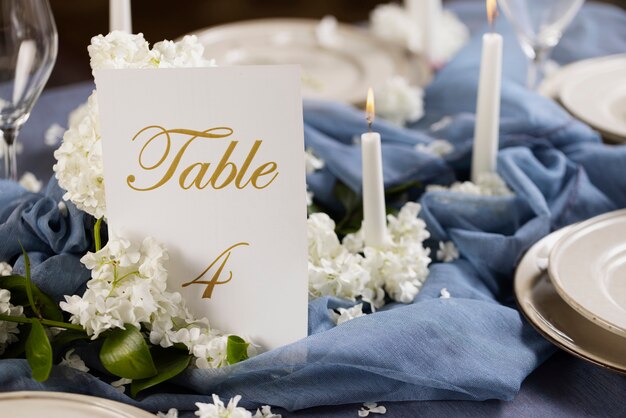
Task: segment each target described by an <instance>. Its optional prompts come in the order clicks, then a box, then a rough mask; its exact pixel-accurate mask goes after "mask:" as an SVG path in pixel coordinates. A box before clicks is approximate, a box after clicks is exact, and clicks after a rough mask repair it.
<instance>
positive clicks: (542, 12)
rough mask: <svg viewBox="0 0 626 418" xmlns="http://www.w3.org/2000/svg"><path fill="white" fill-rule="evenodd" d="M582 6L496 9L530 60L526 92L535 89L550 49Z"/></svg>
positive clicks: (506, 4) (543, 3) (527, 4)
mask: <svg viewBox="0 0 626 418" xmlns="http://www.w3.org/2000/svg"><path fill="white" fill-rule="evenodd" d="M583 3H584V0H500V6H501V7H502V10H503V11H504V14H505V15H506V16H507V18H508V19H509V21H510V22H511V24H512V25H513V27H514V28H515V31H516V32H517V37H518V39H519V42H520V44H521V46H522V50H523V51H524V53H525V54H526V56H527V57H528V58H529V60H530V64H529V67H528V87H529V88H531V89H533V90H535V89H536V88H537V86H538V84H539V81H541V79H542V77H543V71H544V68H543V67H544V64H545V62H546V60H547V58H548V56H549V55H550V52H551V51H552V48H554V47H555V46H556V44H558V43H559V41H560V40H561V36H562V35H563V31H564V30H565V28H566V27H567V26H568V25H569V24H570V23H571V21H572V19H574V17H575V16H576V13H578V11H579V10H580V8H581V6H582V5H583Z"/></svg>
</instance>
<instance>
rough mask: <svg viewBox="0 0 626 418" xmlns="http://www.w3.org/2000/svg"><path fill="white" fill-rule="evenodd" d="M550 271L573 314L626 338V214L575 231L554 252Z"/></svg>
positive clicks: (613, 214) (591, 222) (603, 217)
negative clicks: (576, 312) (573, 311)
mask: <svg viewBox="0 0 626 418" xmlns="http://www.w3.org/2000/svg"><path fill="white" fill-rule="evenodd" d="M548 271H549V274H550V279H551V280H552V283H553V284H554V287H555V288H556V290H557V291H558V293H559V295H560V296H561V297H562V298H563V299H564V300H565V301H566V302H567V303H568V304H569V305H570V306H571V307H572V308H574V309H576V310H577V311H578V312H579V313H580V314H581V315H583V316H584V317H586V318H587V319H589V320H591V321H593V322H595V323H596V324H598V325H600V326H601V327H604V328H605V329H607V330H609V331H611V332H613V333H615V334H618V335H620V336H622V337H626V210H618V211H614V212H610V213H607V214H604V215H600V216H596V217H594V218H591V219H589V220H587V221H585V222H581V223H580V224H579V225H578V226H576V227H574V228H573V229H572V230H571V231H569V232H568V233H567V234H566V235H565V236H563V238H561V240H559V242H557V243H556V245H555V246H554V248H553V249H552V252H551V253H550V258H549V265H548Z"/></svg>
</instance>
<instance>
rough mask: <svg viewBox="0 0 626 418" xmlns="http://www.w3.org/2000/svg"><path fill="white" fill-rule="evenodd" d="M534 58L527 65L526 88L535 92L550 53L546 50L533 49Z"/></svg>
mask: <svg viewBox="0 0 626 418" xmlns="http://www.w3.org/2000/svg"><path fill="white" fill-rule="evenodd" d="M533 50H534V52H535V56H534V57H533V59H532V60H531V61H530V63H529V64H528V88H529V89H531V90H537V88H538V87H539V83H540V82H541V80H542V79H543V72H544V65H545V63H546V59H547V58H548V55H549V53H550V50H549V49H548V48H541V47H538V48H533Z"/></svg>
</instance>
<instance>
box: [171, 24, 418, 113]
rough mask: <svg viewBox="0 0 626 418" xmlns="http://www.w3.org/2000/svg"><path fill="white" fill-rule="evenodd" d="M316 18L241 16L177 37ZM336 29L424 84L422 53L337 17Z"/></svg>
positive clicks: (361, 99)
mask: <svg viewBox="0 0 626 418" xmlns="http://www.w3.org/2000/svg"><path fill="white" fill-rule="evenodd" d="M320 21H321V19H312V18H305V17H267V18H258V19H245V20H238V21H235V22H228V23H223V24H219V25H215V26H209V27H205V28H200V29H196V30H193V31H192V32H189V33H186V34H185V35H183V36H181V37H180V38H179V39H182V38H183V37H184V36H186V35H194V36H197V37H198V39H199V41H200V43H202V39H203V38H205V37H206V36H207V34H208V33H213V32H218V31H224V30H232V28H235V27H238V26H242V25H258V26H268V27H269V26H274V27H275V26H276V25H281V24H282V25H285V24H288V25H290V26H291V27H301V28H303V29H304V28H305V29H307V30H314V29H315V27H316V26H317V25H318V24H319V23H320ZM337 30H338V31H342V32H346V33H349V34H351V35H353V36H358V37H359V38H361V39H362V40H364V41H366V42H367V43H368V44H370V45H377V46H378V48H380V49H381V50H384V51H385V54H386V55H388V56H389V59H390V61H391V62H392V63H393V65H394V75H400V76H403V77H405V78H407V79H408V80H411V81H412V82H413V83H415V84H417V85H419V86H420V87H424V85H425V84H427V82H428V78H429V76H428V72H427V71H426V70H425V69H426V68H427V66H428V65H427V64H426V62H425V60H424V57H423V56H422V55H420V54H411V53H410V52H409V51H408V50H407V49H405V48H403V47H402V46H400V45H398V44H396V43H393V42H391V41H388V40H385V39H381V38H380V37H377V36H375V35H374V34H373V33H372V32H371V31H369V30H368V29H367V27H359V26H355V25H353V24H350V23H346V22H341V21H337ZM209 55H210V54H209ZM218 65H219V62H218ZM361 96H362V97H361ZM303 98H304V96H303ZM317 100H319V99H317ZM322 100H324V99H322ZM328 100H337V101H340V102H343V103H349V104H351V105H355V106H361V105H362V104H364V103H365V93H363V94H362V95H361V94H360V93H359V95H358V96H357V94H356V93H355V94H354V98H352V99H350V100H347V99H346V98H333V99H328Z"/></svg>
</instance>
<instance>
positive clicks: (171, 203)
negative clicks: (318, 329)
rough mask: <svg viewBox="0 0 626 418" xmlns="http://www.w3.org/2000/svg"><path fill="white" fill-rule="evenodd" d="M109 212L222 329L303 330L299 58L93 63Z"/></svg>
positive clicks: (274, 343) (271, 341) (271, 336)
mask: <svg viewBox="0 0 626 418" xmlns="http://www.w3.org/2000/svg"><path fill="white" fill-rule="evenodd" d="M95 78H96V86H97V90H98V106H99V111H100V129H101V134H102V146H103V161H104V176H105V183H106V203H107V221H108V224H109V230H110V231H111V232H112V233H115V231H120V230H123V231H125V233H126V234H128V235H129V236H130V237H132V238H135V239H138V240H141V239H143V238H145V237H148V236H152V237H155V238H156V239H157V240H159V241H160V242H162V243H163V244H165V245H166V247H167V248H168V251H169V258H170V259H169V262H168V269H169V279H168V280H169V281H168V286H169V287H170V288H171V290H173V291H179V292H181V293H182V295H183V297H184V298H185V300H186V302H187V304H188V305H189V308H190V309H191V310H192V312H194V313H195V314H196V315H199V316H206V317H207V318H209V321H210V322H211V325H212V326H213V327H215V328H217V329H219V330H221V331H223V332H225V333H232V334H238V335H246V336H248V337H250V338H252V340H253V341H255V342H257V343H259V344H262V345H263V346H264V348H266V349H271V348H275V347H278V346H281V345H284V344H288V343H291V342H294V341H296V340H298V339H300V338H303V337H305V336H306V335H307V305H308V304H307V301H308V287H307V242H306V240H307V238H306V200H305V190H306V188H305V173H304V134H303V121H302V102H301V97H300V71H299V67H297V66H242V67H214V68H183V69H156V70H155V69H141V70H138V69H113V70H99V71H96V72H95Z"/></svg>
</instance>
